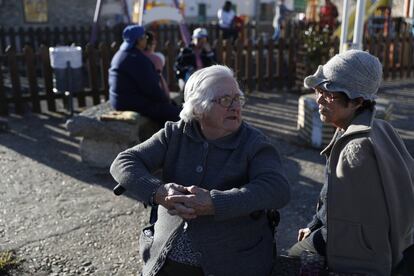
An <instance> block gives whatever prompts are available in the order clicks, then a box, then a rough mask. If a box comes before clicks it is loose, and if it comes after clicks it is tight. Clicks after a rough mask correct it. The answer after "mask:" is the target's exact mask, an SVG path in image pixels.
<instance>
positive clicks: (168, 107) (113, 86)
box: [108, 25, 181, 125]
mask: <svg viewBox="0 0 414 276" xmlns="http://www.w3.org/2000/svg"><path fill="white" fill-rule="evenodd" d="M122 37H123V40H124V41H123V43H122V45H121V46H120V47H119V50H118V51H117V52H116V53H115V55H114V57H113V58H112V61H111V67H110V69H109V80H108V81H109V101H110V103H111V105H112V107H113V108H114V109H115V110H130V111H136V112H138V113H140V114H141V115H143V116H146V117H148V118H151V119H153V120H154V121H157V122H158V123H159V124H162V125H163V124H164V123H165V122H166V121H178V119H179V117H178V115H179V114H180V111H181V109H180V108H179V107H177V106H176V105H174V104H172V103H171V100H170V99H169V97H168V96H167V95H166V93H165V92H164V91H163V89H162V88H161V86H160V76H159V74H158V73H157V72H156V70H155V67H154V65H153V64H152V62H151V60H150V59H149V58H148V57H147V56H146V55H145V54H144V49H145V47H146V46H147V37H146V35H145V30H144V28H143V27H142V26H138V25H130V26H127V27H126V28H125V29H124V31H123V33H122Z"/></svg>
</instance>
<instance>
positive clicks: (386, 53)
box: [380, 37, 390, 79]
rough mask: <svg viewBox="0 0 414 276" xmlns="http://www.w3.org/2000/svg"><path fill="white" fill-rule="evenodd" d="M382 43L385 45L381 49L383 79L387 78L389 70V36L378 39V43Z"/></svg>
mask: <svg viewBox="0 0 414 276" xmlns="http://www.w3.org/2000/svg"><path fill="white" fill-rule="evenodd" d="M381 42H383V43H382V45H384V46H385V48H384V49H383V57H384V60H383V66H384V79H388V78H389V75H390V74H389V72H390V59H389V58H390V40H389V37H386V38H384V37H382V39H381V40H380V43H381Z"/></svg>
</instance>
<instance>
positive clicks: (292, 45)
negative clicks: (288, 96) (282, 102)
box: [287, 36, 298, 91]
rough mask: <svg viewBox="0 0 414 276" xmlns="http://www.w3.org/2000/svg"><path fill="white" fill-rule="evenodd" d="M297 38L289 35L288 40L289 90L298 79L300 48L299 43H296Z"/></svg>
mask: <svg viewBox="0 0 414 276" xmlns="http://www.w3.org/2000/svg"><path fill="white" fill-rule="evenodd" d="M296 41H297V40H296V39H295V38H294V37H293V36H290V37H289V42H288V52H289V53H288V77H287V79H288V81H287V87H288V89H289V91H290V90H291V89H292V88H293V87H294V86H295V80H296V55H297V52H298V51H297V50H298V45H297V43H296Z"/></svg>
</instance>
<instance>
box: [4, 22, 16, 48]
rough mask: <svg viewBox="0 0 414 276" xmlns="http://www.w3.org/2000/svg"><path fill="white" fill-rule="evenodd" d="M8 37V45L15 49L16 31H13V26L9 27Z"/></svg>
mask: <svg viewBox="0 0 414 276" xmlns="http://www.w3.org/2000/svg"><path fill="white" fill-rule="evenodd" d="M9 39H10V41H9V43H10V46H11V47H12V48H13V49H16V33H15V32H14V28H13V27H11V28H9ZM6 49H7V47H6Z"/></svg>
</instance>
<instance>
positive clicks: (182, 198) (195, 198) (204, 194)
mask: <svg viewBox="0 0 414 276" xmlns="http://www.w3.org/2000/svg"><path fill="white" fill-rule="evenodd" d="M184 188H185V189H186V191H187V194H184V195H183V194H181V195H180V194H178V195H177V194H174V195H168V196H167V197H166V201H167V202H168V203H169V204H181V205H184V206H185V207H187V208H190V209H192V210H194V212H195V216H196V217H197V216H206V215H214V205H213V201H212V200H211V196H210V191H208V190H206V189H203V188H200V187H197V186H190V187H184ZM168 212H169V213H170V214H172V215H179V216H181V214H180V213H179V210H177V209H172V210H171V209H170V210H169V211H168ZM194 218H195V217H194Z"/></svg>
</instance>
